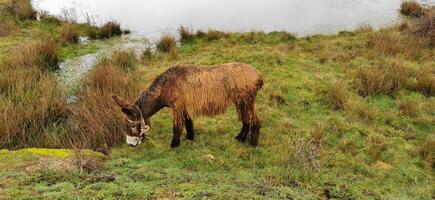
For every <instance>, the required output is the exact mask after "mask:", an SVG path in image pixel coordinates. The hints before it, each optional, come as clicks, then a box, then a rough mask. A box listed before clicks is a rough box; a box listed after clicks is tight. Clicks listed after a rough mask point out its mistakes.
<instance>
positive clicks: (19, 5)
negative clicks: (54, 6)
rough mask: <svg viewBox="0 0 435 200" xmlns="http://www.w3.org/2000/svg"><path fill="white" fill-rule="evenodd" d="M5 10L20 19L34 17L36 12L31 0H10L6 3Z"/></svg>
mask: <svg viewBox="0 0 435 200" xmlns="http://www.w3.org/2000/svg"><path fill="white" fill-rule="evenodd" d="M6 10H7V11H8V12H9V13H10V14H11V15H13V16H16V17H18V18H19V19H21V20H24V19H36V15H37V12H36V10H35V9H34V8H33V6H32V2H31V0H11V1H7V3H6Z"/></svg>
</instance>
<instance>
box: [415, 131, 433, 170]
mask: <svg viewBox="0 0 435 200" xmlns="http://www.w3.org/2000/svg"><path fill="white" fill-rule="evenodd" d="M418 151H419V153H420V155H421V157H422V158H423V159H424V160H425V163H426V168H428V169H434V168H435V138H434V137H428V138H427V139H426V141H425V142H424V143H423V144H421V145H420V146H419V148H418Z"/></svg>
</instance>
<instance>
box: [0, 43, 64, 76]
mask: <svg viewBox="0 0 435 200" xmlns="http://www.w3.org/2000/svg"><path fill="white" fill-rule="evenodd" d="M6 62H7V63H8V64H9V65H12V66H15V67H17V68H20V67H37V68H39V69H40V70H42V71H53V70H56V69H58V64H59V56H58V54H57V44H56V43H55V42H54V41H52V40H46V41H41V42H35V43H32V44H27V45H22V46H20V47H18V49H16V50H15V52H14V53H13V54H12V55H11V56H10V57H9V60H7V61H6Z"/></svg>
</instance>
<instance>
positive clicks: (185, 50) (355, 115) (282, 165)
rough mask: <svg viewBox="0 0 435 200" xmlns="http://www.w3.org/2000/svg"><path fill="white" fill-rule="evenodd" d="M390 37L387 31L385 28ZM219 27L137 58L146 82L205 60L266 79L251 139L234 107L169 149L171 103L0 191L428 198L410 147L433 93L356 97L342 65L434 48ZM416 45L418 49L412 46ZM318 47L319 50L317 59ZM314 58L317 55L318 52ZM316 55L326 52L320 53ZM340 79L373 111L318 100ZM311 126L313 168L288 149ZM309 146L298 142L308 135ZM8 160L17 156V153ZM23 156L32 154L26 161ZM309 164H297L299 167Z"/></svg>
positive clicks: (426, 181)
mask: <svg viewBox="0 0 435 200" xmlns="http://www.w3.org/2000/svg"><path fill="white" fill-rule="evenodd" d="M385 31H391V32H392V33H394V34H396V32H395V31H396V30H395V29H390V30H385ZM257 34H258V37H255V38H256V39H255V40H256V41H255V42H251V39H249V40H248V41H247V40H246V37H249V35H241V34H238V33H234V34H230V35H229V36H228V37H227V38H222V39H218V40H214V41H211V42H210V41H207V39H206V38H197V39H194V40H192V41H190V42H189V43H187V44H183V45H182V46H181V48H179V49H178V57H177V58H176V59H174V58H173V57H171V56H170V55H169V54H160V55H159V56H157V58H155V59H151V60H149V61H147V66H146V67H145V66H137V68H138V69H137V70H138V72H140V73H141V74H142V80H143V82H140V83H138V84H141V85H143V87H145V86H147V85H148V84H149V83H151V81H152V80H153V79H154V78H155V77H156V76H157V75H158V74H159V73H161V72H163V71H164V70H166V69H167V68H168V67H170V66H172V65H174V64H176V63H189V64H201V65H213V64H220V63H226V62H234V61H237V62H244V63H247V64H250V65H252V66H254V67H255V68H257V69H258V70H259V71H260V72H261V73H262V74H263V77H264V82H265V85H264V87H263V89H262V90H261V91H260V92H259V95H258V99H257V110H258V115H259V118H260V119H261V121H262V129H261V135H260V144H259V146H258V147H257V148H252V147H250V146H249V145H247V144H240V143H238V142H236V141H235V140H234V139H233V138H234V137H235V136H236V134H237V133H238V131H239V130H240V128H241V123H240V122H238V120H237V117H236V111H235V109H234V108H231V109H229V110H228V112H227V113H226V114H225V115H223V116H219V117H216V118H199V119H194V124H195V128H196V134H197V135H196V138H195V141H193V142H190V141H187V140H182V142H181V146H180V147H179V148H176V149H170V148H169V144H170V140H171V137H172V122H171V118H172V117H171V112H170V110H169V109H165V110H163V111H161V112H160V113H158V114H157V115H156V116H154V117H153V118H152V119H151V120H152V123H153V129H152V133H151V136H150V138H149V140H148V141H147V142H145V144H142V145H141V146H140V147H138V148H130V147H125V146H120V147H117V148H114V149H112V150H111V153H110V158H109V159H108V160H107V161H106V167H105V169H104V170H102V171H99V172H90V173H84V172H81V173H80V172H65V173H60V172H56V171H40V172H34V173H28V172H25V171H24V172H23V171H22V170H5V169H2V170H0V180H2V182H0V186H1V188H2V190H0V198H6V199H7V198H22V199H26V198H39V199H47V198H49V199H64V198H65V199H68V198H72V197H79V198H83V199H150V198H157V199H159V198H169V199H176V198H183V199H201V198H212V199H230V198H231V199H232V198H240V199H285V198H292V199H325V198H331V199H431V198H432V197H433V191H434V187H433V175H434V173H433V172H434V171H433V168H431V167H430V166H429V168H428V167H426V164H425V159H424V158H422V157H421V156H420V154H419V153H418V151H419V148H420V146H421V145H422V144H423V143H424V142H425V141H426V139H427V138H431V137H432V138H433V135H431V134H432V133H433V131H434V128H435V126H434V125H433V123H431V122H433V119H434V107H433V105H434V99H433V96H430V95H429V96H425V95H422V94H420V93H418V92H414V91H412V90H408V89H402V90H400V91H399V92H398V93H396V94H394V95H384V94H380V95H372V96H368V97H365V98H363V97H360V96H358V95H357V91H356V89H355V88H354V87H353V86H352V81H353V80H352V77H353V76H352V74H353V72H354V71H355V70H356V69H357V68H358V67H360V66H367V65H370V64H371V63H372V61H373V60H381V59H385V58H388V59H396V60H398V61H400V62H402V63H406V65H407V66H410V67H413V68H416V69H417V70H418V69H419V68H420V66H423V65H431V66H434V65H433V64H434V62H433V60H431V59H430V56H428V55H431V54H432V55H433V53H434V50H433V49H430V48H422V49H417V50H415V51H416V52H414V53H418V54H419V56H417V57H414V56H412V55H411V56H410V55H409V54H408V53H406V52H405V53H404V52H400V51H399V53H396V54H394V55H374V54H373V52H371V51H370V50H367V49H364V48H362V47H361V46H363V45H364V43H365V41H366V40H367V39H368V38H369V37H371V36H372V34H377V32H375V33H371V32H370V33H366V32H361V33H360V32H359V33H352V34H349V35H342V34H341V35H334V36H312V37H307V38H301V39H297V40H291V41H288V40H281V39H280V38H281V37H280V36H279V35H277V34H262V33H257ZM417 51H418V52H417ZM319 55H320V57H319ZM321 56H324V58H325V59H321ZM326 58H327V59H326ZM336 81H342V82H343V83H344V84H347V85H348V86H349V87H347V88H348V90H349V94H350V96H349V101H350V102H359V104H356V105H359V106H361V105H363V106H366V107H367V108H368V109H369V110H370V111H373V113H374V114H373V116H372V118H370V117H369V118H366V117H362V116H364V113H362V114H359V112H367V111H366V110H364V109H362V111H358V112H357V111H356V108H355V106H354V107H352V106H350V108H349V109H343V110H336V109H334V108H333V107H332V106H331V105H330V103H329V102H328V99H327V98H328V97H327V94H326V93H327V92H326V91H327V90H328V87H329V86H330V84H331V83H334V82H336ZM401 99H413V100H415V101H417V102H418V103H420V104H422V105H425V106H424V108H425V109H423V110H422V111H421V112H418V113H417V115H416V116H414V117H409V116H404V115H401V114H400V110H399V106H398V103H397V102H398V101H399V100H401ZM316 131H317V132H321V133H322V135H323V137H321V140H320V143H321V146H320V147H316V148H320V158H317V159H319V162H320V164H321V167H320V168H319V169H318V170H315V169H310V166H311V163H309V162H308V163H301V160H303V158H301V157H298V155H305V154H308V155H309V154H310V152H304V154H297V153H295V151H297V149H299V148H301V147H302V146H301V144H307V143H304V141H307V140H308V139H309V138H310V137H311V135H312V134H313V133H315V132H316ZM308 144H309V143H308ZM16 159H20V158H10V160H8V162H14V161H16V163H21V162H26V159H22V160H16ZM29 159H31V158H29ZM307 166H308V167H307Z"/></svg>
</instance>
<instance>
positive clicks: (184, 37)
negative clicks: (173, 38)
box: [178, 26, 195, 43]
mask: <svg viewBox="0 0 435 200" xmlns="http://www.w3.org/2000/svg"><path fill="white" fill-rule="evenodd" d="M178 34H179V35H180V42H182V43H184V42H190V41H192V40H193V39H194V38H195V34H194V33H193V31H192V30H191V29H190V28H189V27H185V26H180V28H178Z"/></svg>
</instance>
